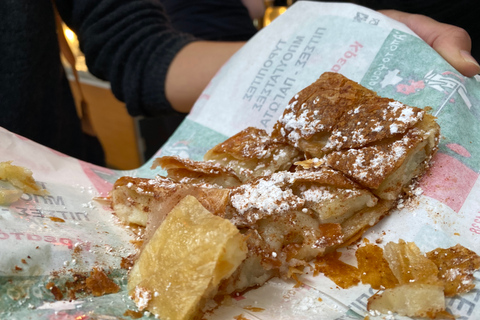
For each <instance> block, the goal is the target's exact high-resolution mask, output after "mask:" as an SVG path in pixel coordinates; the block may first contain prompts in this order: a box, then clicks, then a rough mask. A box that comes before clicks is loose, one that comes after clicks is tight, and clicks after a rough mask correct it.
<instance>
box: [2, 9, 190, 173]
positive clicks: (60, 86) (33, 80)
mask: <svg viewBox="0 0 480 320" xmlns="http://www.w3.org/2000/svg"><path fill="white" fill-rule="evenodd" d="M56 2H57V6H58V9H59V11H60V13H61V16H62V18H63V20H64V21H65V22H66V23H67V25H69V27H70V28H71V29H72V30H74V31H75V32H76V34H77V36H78V38H79V42H80V43H81V49H82V51H83V52H84V53H85V56H86V61H87V65H88V67H89V71H90V72H91V73H92V74H93V75H95V76H97V77H99V78H100V79H105V80H108V81H110V83H111V87H112V91H113V93H114V94H115V96H116V97H117V98H119V99H120V100H122V101H125V102H126V105H127V108H128V111H129V113H130V114H131V115H134V116H135V115H145V116H152V115H159V114H166V113H169V112H173V111H172V109H171V106H170V104H169V103H168V101H167V100H166V98H165V93H164V82H165V75H166V70H167V68H168V66H169V64H170V62H171V61H172V59H173V57H174V56H175V54H176V53H177V52H178V51H179V50H180V49H181V48H182V47H183V46H185V45H186V44H187V43H189V42H191V41H193V40H194V38H193V37H192V36H190V35H187V34H183V33H180V32H178V31H175V30H174V29H173V28H172V27H171V26H170V24H169V22H168V19H167V17H166V15H165V13H164V10H163V8H162V7H161V5H160V4H159V2H158V1H154V0H101V1H100V0H78V1H73V0H57V1H56ZM55 32H56V29H55V20H54V14H53V9H52V4H51V1H50V0H35V1H31V0H2V1H0V110H1V114H0V126H2V127H4V128H6V129H8V130H10V131H12V132H15V133H17V134H20V135H22V136H24V137H27V138H30V139H32V140H34V141H37V142H39V143H41V144H43V145H46V146H48V147H51V148H53V149H56V150H58V151H61V152H64V153H66V154H69V155H71V156H74V157H77V158H79V159H83V160H86V161H90V162H93V163H99V164H102V163H103V156H102V151H101V148H99V145H98V142H97V143H96V144H92V141H89V140H91V139H89V138H88V137H86V136H85V135H84V134H82V132H81V130H80V123H79V120H78V117H77V115H76V111H75V106H74V102H73V99H72V95H71V92H70V88H69V84H68V81H67V79H66V77H65V73H64V70H63V68H62V65H61V62H60V56H59V48H58V42H57V37H56V33H55Z"/></svg>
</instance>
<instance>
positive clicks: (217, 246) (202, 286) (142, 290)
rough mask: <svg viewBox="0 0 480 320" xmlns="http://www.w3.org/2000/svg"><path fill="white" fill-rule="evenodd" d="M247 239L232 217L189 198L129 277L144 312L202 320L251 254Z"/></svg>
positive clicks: (160, 230)
mask: <svg viewBox="0 0 480 320" xmlns="http://www.w3.org/2000/svg"><path fill="white" fill-rule="evenodd" d="M246 252H247V248H246V244H245V238H244V236H242V235H241V234H240V233H239V231H238V229H237V228H236V227H235V226H234V225H233V224H232V223H231V222H229V221H228V220H226V219H223V218H220V217H217V216H214V215H213V214H212V213H210V212H208V211H207V210H206V209H205V208H204V207H203V206H202V205H201V204H200V202H198V201H197V200H196V199H195V198H194V197H192V196H187V197H185V198H184V199H183V200H182V201H180V203H179V204H178V205H177V206H175V208H174V209H173V210H172V211H171V212H170V213H169V214H168V216H167V218H166V219H165V221H164V222H163V223H162V225H161V226H160V227H159V228H158V229H157V230H156V232H155V234H154V235H153V237H152V238H151V240H150V241H149V242H148V243H147V245H146V246H145V247H144V249H143V251H142V253H141V254H140V256H139V258H138V260H137V261H136V262H135V265H134V266H133V269H132V271H131V272H130V275H129V279H128V291H129V295H130V296H132V297H133V300H134V301H135V302H136V304H137V306H138V308H139V309H140V310H148V311H149V312H151V313H153V314H155V315H156V316H158V317H159V318H160V319H178V320H182V319H199V318H201V316H202V310H203V308H204V307H205V303H206V302H207V301H208V300H209V299H211V298H213V297H214V296H215V294H216V293H217V291H218V287H219V285H220V283H221V281H222V280H223V279H225V278H228V277H229V276H230V275H231V274H232V273H233V272H234V271H235V270H236V268H237V267H238V266H239V265H240V263H241V262H242V261H243V260H244V259H245V257H246Z"/></svg>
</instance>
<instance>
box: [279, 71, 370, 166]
mask: <svg viewBox="0 0 480 320" xmlns="http://www.w3.org/2000/svg"><path fill="white" fill-rule="evenodd" d="M375 96H376V94H375V93H373V92H372V91H370V90H368V89H366V88H364V87H362V86H361V85H359V84H358V83H356V82H354V81H351V80H349V79H347V78H346V77H344V76H342V75H340V74H338V73H332V72H325V73H323V74H322V75H321V76H320V78H319V79H318V80H317V81H315V82H314V83H312V84H311V85H310V86H308V87H306V88H305V89H303V90H302V91H300V92H299V93H298V94H297V95H295V97H293V98H292V99H291V100H290V102H289V104H288V106H287V107H286V108H285V111H284V113H283V115H282V116H281V117H280V119H279V120H278V121H277V123H276V124H275V126H274V130H273V132H272V137H273V138H276V139H279V140H286V141H288V143H289V144H291V145H293V146H296V147H298V148H300V149H301V150H302V151H304V152H307V153H309V154H311V156H313V157H321V156H322V155H323V152H322V148H323V147H324V146H325V145H326V143H327V140H328V137H329V136H330V134H331V132H332V130H333V129H334V128H335V126H336V125H337V124H338V122H339V121H340V119H341V118H342V116H343V114H344V113H347V112H348V111H350V110H353V109H354V106H358V105H359V104H362V103H363V102H364V101H365V100H367V99H368V98H370V97H375Z"/></svg>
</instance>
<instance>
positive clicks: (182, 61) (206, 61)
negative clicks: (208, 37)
mask: <svg viewBox="0 0 480 320" xmlns="http://www.w3.org/2000/svg"><path fill="white" fill-rule="evenodd" d="M243 45H244V42H213V41H195V42H192V43H190V44H188V45H186V46H185V47H184V48H183V49H182V50H181V51H180V52H179V53H178V54H177V55H176V56H175V58H174V59H173V61H172V64H171V65H170V68H169V69H168V73H167V79H166V82H165V84H166V85H165V92H166V96H167V99H168V101H169V102H170V103H171V105H172V107H173V108H174V109H175V110H177V111H180V112H189V111H190V109H191V108H192V106H193V104H194V103H195V101H196V100H197V98H198V97H199V96H200V94H201V93H202V91H203V89H205V87H206V86H207V85H208V83H209V82H210V80H211V79H212V78H213V76H214V75H215V74H216V73H217V71H218V70H220V68H221V67H222V65H223V64H224V63H225V62H227V60H228V59H229V58H230V57H231V56H232V55H233V54H234V53H235V52H237V51H238V50H239V49H240V48H241V47H242V46H243Z"/></svg>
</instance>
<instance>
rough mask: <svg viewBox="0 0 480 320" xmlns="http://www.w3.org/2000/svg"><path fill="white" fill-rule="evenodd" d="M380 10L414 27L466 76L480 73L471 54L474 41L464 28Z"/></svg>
mask: <svg viewBox="0 0 480 320" xmlns="http://www.w3.org/2000/svg"><path fill="white" fill-rule="evenodd" d="M380 12H381V13H383V14H385V15H387V16H389V17H390V18H392V19H395V20H397V21H399V22H402V23H404V24H405V25H406V26H407V27H409V28H410V29H412V31H414V32H415V33H416V34H417V35H418V36H419V37H420V38H422V39H423V40H424V41H425V42H426V43H428V44H429V45H430V46H431V47H432V48H433V49H434V50H435V51H437V52H438V53H439V54H440V55H441V56H442V57H443V58H444V59H445V60H446V61H447V62H448V63H450V64H451V65H452V66H453V67H454V68H455V69H457V70H458V71H459V72H460V73H461V74H463V75H464V76H467V77H472V76H474V75H476V74H478V73H480V65H479V64H478V62H477V61H476V60H475V59H474V58H473V57H472V56H471V54H470V50H471V48H472V41H471V39H470V36H469V35H468V33H467V32H466V31H465V30H464V29H462V28H460V27H456V26H453V25H449V24H445V23H440V22H438V21H436V20H434V19H432V18H429V17H427V16H424V15H419V14H409V13H405V12H401V11H396V10H380Z"/></svg>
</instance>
